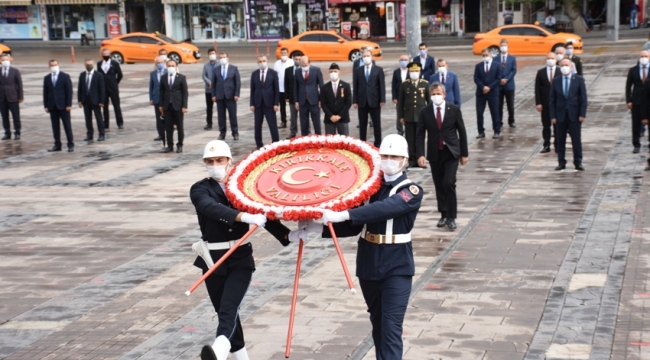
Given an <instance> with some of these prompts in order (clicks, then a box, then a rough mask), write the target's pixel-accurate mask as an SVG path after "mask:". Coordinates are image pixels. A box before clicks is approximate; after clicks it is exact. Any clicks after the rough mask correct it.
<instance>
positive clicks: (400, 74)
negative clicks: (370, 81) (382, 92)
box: [390, 54, 414, 161]
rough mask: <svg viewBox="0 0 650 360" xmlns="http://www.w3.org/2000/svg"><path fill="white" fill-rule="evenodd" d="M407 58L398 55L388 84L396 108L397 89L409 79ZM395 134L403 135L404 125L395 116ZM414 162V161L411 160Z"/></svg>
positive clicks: (397, 103) (397, 105)
mask: <svg viewBox="0 0 650 360" xmlns="http://www.w3.org/2000/svg"><path fill="white" fill-rule="evenodd" d="M408 64H409V57H408V55H406V54H403V55H400V57H399V67H398V68H397V69H395V71H393V79H392V80H391V83H390V91H391V94H392V95H393V104H395V107H396V108H399V102H398V100H399V89H400V87H401V86H402V83H403V82H404V81H406V80H407V79H408V78H409V73H408V68H407V66H408ZM395 126H396V127H397V133H398V134H399V135H404V125H402V122H401V121H399V116H397V124H396V125H395ZM411 161H414V160H411Z"/></svg>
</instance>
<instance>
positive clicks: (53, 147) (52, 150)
mask: <svg viewBox="0 0 650 360" xmlns="http://www.w3.org/2000/svg"><path fill="white" fill-rule="evenodd" d="M55 151H61V148H60V147H56V146H52V148H51V149H47V152H55Z"/></svg>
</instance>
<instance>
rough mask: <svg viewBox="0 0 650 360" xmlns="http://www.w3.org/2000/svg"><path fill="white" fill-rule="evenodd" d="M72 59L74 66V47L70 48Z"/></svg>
mask: <svg viewBox="0 0 650 360" xmlns="http://www.w3.org/2000/svg"><path fill="white" fill-rule="evenodd" d="M70 57H71V58H72V63H73V64H74V60H75V59H74V46H70Z"/></svg>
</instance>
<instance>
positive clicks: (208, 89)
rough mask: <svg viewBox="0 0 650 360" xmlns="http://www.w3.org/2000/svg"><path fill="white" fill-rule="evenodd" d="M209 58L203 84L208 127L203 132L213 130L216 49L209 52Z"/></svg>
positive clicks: (204, 66)
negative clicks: (213, 83)
mask: <svg viewBox="0 0 650 360" xmlns="http://www.w3.org/2000/svg"><path fill="white" fill-rule="evenodd" d="M208 58H209V59H210V61H208V62H207V63H205V65H203V82H204V83H205V122H206V125H205V127H203V130H211V129H212V109H213V107H214V101H212V76H213V74H214V67H215V66H217V51H216V50H215V49H209V50H208Z"/></svg>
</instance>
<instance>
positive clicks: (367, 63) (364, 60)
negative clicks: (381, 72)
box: [363, 56, 372, 65]
mask: <svg viewBox="0 0 650 360" xmlns="http://www.w3.org/2000/svg"><path fill="white" fill-rule="evenodd" d="M363 63H364V64H366V65H370V64H371V63H372V58H371V57H370V56H364V57H363Z"/></svg>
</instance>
